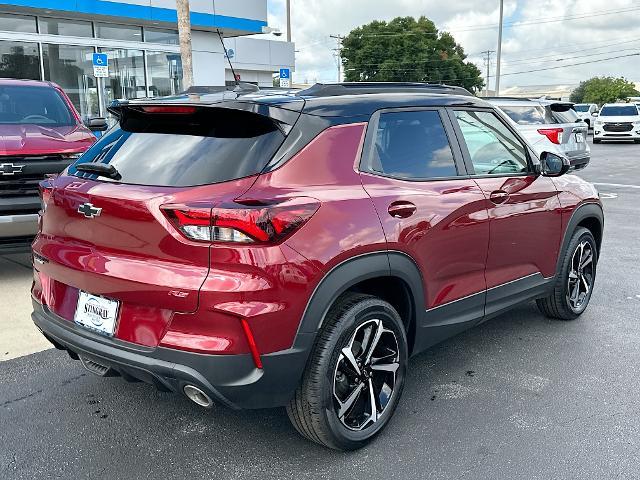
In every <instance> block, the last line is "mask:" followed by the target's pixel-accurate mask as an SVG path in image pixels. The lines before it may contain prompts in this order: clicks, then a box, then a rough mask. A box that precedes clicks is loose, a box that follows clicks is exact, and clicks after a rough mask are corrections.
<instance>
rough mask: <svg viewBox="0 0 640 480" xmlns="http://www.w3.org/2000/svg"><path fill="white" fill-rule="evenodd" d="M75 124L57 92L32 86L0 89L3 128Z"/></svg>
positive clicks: (0, 110)
mask: <svg viewBox="0 0 640 480" xmlns="http://www.w3.org/2000/svg"><path fill="white" fill-rule="evenodd" d="M75 123H76V122H75V119H74V118H73V116H72V114H71V112H70V111H69V107H68V106H67V104H66V102H65V101H64V100H63V98H62V97H61V96H60V93H58V91H57V90H56V89H54V88H51V87H39V86H32V85H6V86H1V87H0V124H5V125H42V126H46V127H66V126H72V125H75Z"/></svg>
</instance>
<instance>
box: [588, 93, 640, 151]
mask: <svg viewBox="0 0 640 480" xmlns="http://www.w3.org/2000/svg"><path fill="white" fill-rule="evenodd" d="M602 140H633V141H635V142H636V143H640V110H638V107H637V106H636V105H635V104H633V103H607V104H605V105H603V106H602V108H601V109H600V113H599V114H598V117H597V119H596V121H595V123H594V128H593V143H600V142H601V141H602Z"/></svg>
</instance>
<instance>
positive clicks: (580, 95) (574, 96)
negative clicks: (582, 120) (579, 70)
mask: <svg viewBox="0 0 640 480" xmlns="http://www.w3.org/2000/svg"><path fill="white" fill-rule="evenodd" d="M586 84H587V82H586V81H585V82H580V85H578V86H577V87H576V88H575V89H574V90H573V92H571V95H570V96H569V100H570V101H572V102H573V103H584V88H585V86H586Z"/></svg>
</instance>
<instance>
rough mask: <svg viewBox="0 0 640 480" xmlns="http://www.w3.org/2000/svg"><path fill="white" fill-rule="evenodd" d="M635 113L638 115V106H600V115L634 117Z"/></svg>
mask: <svg viewBox="0 0 640 480" xmlns="http://www.w3.org/2000/svg"><path fill="white" fill-rule="evenodd" d="M636 115H639V113H638V108H637V107H634V106H633V105H619V106H618V105H612V106H610V107H602V110H600V116H601V117H634V116H636Z"/></svg>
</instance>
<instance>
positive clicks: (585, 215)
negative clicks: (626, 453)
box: [556, 202, 604, 273]
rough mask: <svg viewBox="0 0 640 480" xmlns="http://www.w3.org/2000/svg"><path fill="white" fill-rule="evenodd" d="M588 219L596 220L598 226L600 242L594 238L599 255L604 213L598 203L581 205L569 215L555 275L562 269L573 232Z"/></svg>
mask: <svg viewBox="0 0 640 480" xmlns="http://www.w3.org/2000/svg"><path fill="white" fill-rule="evenodd" d="M590 218H593V219H595V220H597V221H598V223H599V224H600V241H599V242H598V241H597V237H596V243H597V246H598V255H599V254H600V251H601V250H602V245H601V244H602V235H603V232H604V212H603V211H602V206H601V205H600V203H597V202H588V203H583V204H582V205H579V206H578V207H577V208H576V209H575V210H574V211H573V213H572V214H571V218H570V219H569V222H568V223H567V228H565V231H564V234H563V237H562V243H561V245H560V251H559V255H558V260H557V262H556V273H559V272H560V269H561V268H562V260H563V259H564V255H565V253H566V251H567V248H568V246H569V242H570V241H571V236H572V235H573V232H575V230H576V228H577V227H578V225H579V224H580V223H581V222H583V221H584V220H587V219H590ZM594 236H595V235H594Z"/></svg>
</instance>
